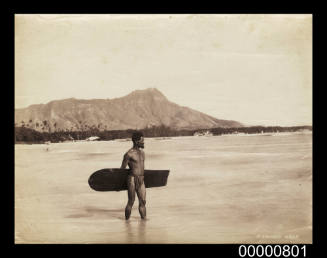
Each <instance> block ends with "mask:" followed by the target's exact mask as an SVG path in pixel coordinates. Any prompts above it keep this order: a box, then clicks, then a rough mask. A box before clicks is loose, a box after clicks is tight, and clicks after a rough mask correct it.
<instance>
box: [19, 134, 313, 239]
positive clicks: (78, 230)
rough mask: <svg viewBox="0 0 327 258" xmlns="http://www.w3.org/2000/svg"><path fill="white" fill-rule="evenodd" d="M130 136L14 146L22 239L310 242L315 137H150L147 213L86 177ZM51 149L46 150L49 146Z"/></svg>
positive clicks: (110, 162) (111, 164)
mask: <svg viewBox="0 0 327 258" xmlns="http://www.w3.org/2000/svg"><path fill="white" fill-rule="evenodd" d="M130 147H131V141H121V140H117V141H96V142H69V143H51V144H49V145H45V144H35V145H34V144H33V145H24V144H20V145H15V242H16V243H312V134H284V135H278V134H275V135H271V136H260V135H255V136H251V137H250V136H211V137H173V138H168V139H154V138H152V139H151V138H145V149H144V151H145V155H146V158H145V168H146V169H169V170H170V175H169V178H168V184H167V186H165V187H159V188H150V189H147V217H148V219H147V220H146V221H142V220H141V219H140V216H139V213H138V200H137V199H136V201H135V204H134V207H133V210H132V215H131V219H130V220H129V221H125V219H124V208H125V205H126V203H127V192H126V191H122V192H96V191H94V190H92V189H91V188H90V187H89V186H88V183H87V180H88V178H89V176H90V175H91V174H92V173H93V172H94V171H96V170H99V169H102V168H118V167H120V165H121V161H122V157H123V154H124V153H125V152H126V151H127V150H128V149H129V148H130ZM47 148H48V150H47Z"/></svg>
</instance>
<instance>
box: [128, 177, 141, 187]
mask: <svg viewBox="0 0 327 258" xmlns="http://www.w3.org/2000/svg"><path fill="white" fill-rule="evenodd" d="M128 176H130V177H134V184H135V190H138V189H139V188H140V187H141V186H142V184H144V176H138V175H131V174H129V175H128Z"/></svg>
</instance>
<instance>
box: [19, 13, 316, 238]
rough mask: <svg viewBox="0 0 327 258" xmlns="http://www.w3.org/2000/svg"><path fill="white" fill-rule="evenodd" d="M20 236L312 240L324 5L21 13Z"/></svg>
mask: <svg viewBox="0 0 327 258" xmlns="http://www.w3.org/2000/svg"><path fill="white" fill-rule="evenodd" d="M14 20H15V26H14V30H15V32H14V36H15V38H14V43H15V50H14V52H15V53H14V54H15V60H14V62H15V71H14V72H15V88H14V90H15V107H14V108H15V110H14V117H15V119H14V120H15V121H14V123H15V124H14V128H15V131H14V137H15V146H14V152H15V157H14V178H15V182H14V193H15V196H14V242H15V244H250V243H252V244H279V243H280V244H312V190H313V187H312V131H313V129H312V15H311V14H15V17H14Z"/></svg>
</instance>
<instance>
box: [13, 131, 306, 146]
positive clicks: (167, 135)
mask: <svg viewBox="0 0 327 258" xmlns="http://www.w3.org/2000/svg"><path fill="white" fill-rule="evenodd" d="M15 129H16V130H15V132H16V135H15V144H18V145H20V144H23V145H24V144H25V145H31V144H50V143H67V142H90V141H92V142H93V141H114V140H116V141H120V142H125V141H128V140H129V139H130V134H131V133H132V132H133V131H134V130H127V131H108V132H92V134H93V135H91V136H87V135H85V132H53V133H47V132H43V133H40V132H37V131H35V130H32V129H28V128H21V129H18V132H19V131H20V133H22V135H18V136H20V137H21V138H23V139H24V138H25V140H18V139H17V138H18V137H17V128H15ZM161 129H162V128H161ZM164 129H167V128H164ZM258 129H260V130H258ZM147 130H149V129H148V128H147V129H144V130H141V131H143V133H144V135H145V137H146V138H153V139H156V140H167V139H172V138H175V137H185V136H189V137H196V138H199V137H201V138H202V137H212V136H276V135H289V134H312V126H299V127H243V128H213V129H201V130H189V131H188V130H183V131H174V130H172V129H170V128H168V130H166V131H165V130H162V131H160V132H159V133H158V132H156V131H155V130H153V129H152V130H153V131H150V133H149V131H147ZM22 131H23V132H22ZM82 133H84V135H83V134H82ZM89 133H90V132H89ZM101 133H103V134H104V135H105V136H107V138H106V137H103V136H102V135H101ZM151 133H152V135H151ZM178 133H179V134H178ZM74 134H75V135H74ZM99 134H100V137H98V135H99ZM35 135H36V136H37V137H42V136H43V137H44V138H43V139H45V140H43V141H42V140H37V141H34V140H32V139H33V137H36V136H35ZM71 135H74V136H76V135H77V137H81V136H82V137H83V136H84V137H83V138H84V139H74V138H73V137H72V136H71ZM86 136H87V137H86ZM94 136H97V137H96V138H97V139H96V140H90V139H92V138H94ZM101 136H102V137H101ZM108 136H109V137H108ZM28 137H30V138H28ZM58 137H61V138H59V139H58ZM66 137H67V138H66ZM26 139H27V140H26ZM39 139H40V138H39Z"/></svg>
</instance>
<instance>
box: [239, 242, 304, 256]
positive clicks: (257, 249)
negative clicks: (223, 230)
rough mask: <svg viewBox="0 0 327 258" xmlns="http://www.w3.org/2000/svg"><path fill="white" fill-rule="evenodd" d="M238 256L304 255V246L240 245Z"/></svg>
mask: <svg viewBox="0 0 327 258" xmlns="http://www.w3.org/2000/svg"><path fill="white" fill-rule="evenodd" d="M238 255H239V256H240V257H299V255H300V257H306V247H305V245H303V246H302V247H299V246H297V245H282V246H280V245H274V246H272V245H256V246H255V245H240V246H239V248H238Z"/></svg>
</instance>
